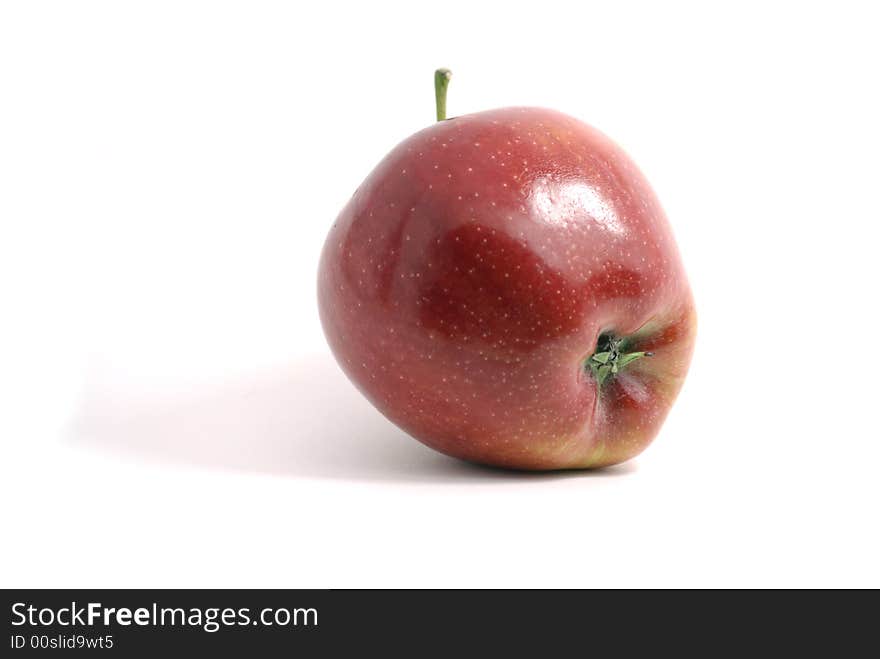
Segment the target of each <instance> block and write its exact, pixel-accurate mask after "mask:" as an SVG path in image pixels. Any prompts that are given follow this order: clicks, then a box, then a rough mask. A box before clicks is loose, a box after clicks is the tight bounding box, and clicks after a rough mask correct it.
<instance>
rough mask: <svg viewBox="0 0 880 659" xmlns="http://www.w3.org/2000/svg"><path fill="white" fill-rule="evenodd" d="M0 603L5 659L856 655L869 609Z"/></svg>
mask: <svg viewBox="0 0 880 659" xmlns="http://www.w3.org/2000/svg"><path fill="white" fill-rule="evenodd" d="M869 597H870V599H871V600H874V594H871V595H870V596H869ZM3 599H4V609H5V616H6V619H7V623H6V629H7V638H6V639H4V642H3V645H4V646H5V648H4V650H3V652H2V654H3V656H10V657H14V656H19V655H25V654H32V653H34V652H42V653H45V652H53V653H60V654H58V655H57V656H67V655H68V653H70V652H73V653H77V654H83V653H86V652H88V653H101V654H112V655H116V656H121V657H129V656H145V655H148V656H156V654H157V653H160V652H161V653H171V654H172V656H177V655H178V654H180V655H183V654H184V653H190V652H191V653H196V654H195V655H194V656H206V653H209V652H224V653H233V654H234V655H235V656H267V655H269V656H271V655H274V654H281V653H282V652H284V653H286V654H287V656H290V652H297V653H298V652H305V653H307V655H308V656H315V655H324V654H328V655H334V656H338V654H337V653H339V652H342V651H343V650H346V651H349V652H350V651H351V650H352V649H358V648H361V649H368V648H369V649H371V650H386V649H392V648H393V649H397V650H400V649H403V650H407V651H408V652H409V653H410V654H411V655H412V656H421V655H422V654H425V653H429V652H430V653H434V652H437V651H438V650H440V649H443V650H444V651H447V652H452V653H454V654H456V655H463V656H470V655H471V654H472V653H473V651H474V649H475V648H476V647H477V646H480V647H485V648H492V649H493V650H495V651H498V650H500V649H502V648H514V649H516V650H517V651H518V652H523V651H533V652H536V653H538V656H547V655H548V654H550V655H553V654H557V653H561V652H562V651H563V649H566V648H571V649H575V648H576V649H578V650H579V651H582V652H585V653H590V652H592V651H593V650H595V649H596V648H597V647H607V646H608V644H611V645H612V646H614V647H617V648H619V649H620V650H629V649H634V648H636V647H638V646H640V645H641V644H644V643H648V644H649V647H654V648H657V647H664V648H667V649H669V648H671V649H679V650H683V649H687V648H690V649H702V650H704V651H707V652H712V653H714V651H715V650H718V649H721V648H723V649H725V650H731V649H739V650H741V651H743V652H750V653H753V652H756V651H760V652H761V653H763V652H765V651H768V650H771V649H776V650H779V651H786V652H788V651H791V650H792V648H793V647H795V646H797V645H799V644H803V643H804V642H808V643H809V646H810V648H811V649H812V650H814V651H815V650H817V649H820V648H822V647H823V644H825V647H826V648H827V649H828V650H829V651H831V650H833V651H834V654H835V656H839V654H840V651H841V650H842V649H843V648H845V647H847V646H850V647H855V648H863V649H867V647H869V646H864V645H861V646H860V645H858V639H860V638H861V637H864V636H865V635H866V634H867V632H868V631H869V630H870V626H871V625H872V624H873V621H874V617H873V616H874V615H875V614H876V606H868V607H859V606H857V604H856V602H857V599H855V600H854V594H841V593H834V594H831V595H830V596H829V595H828V594H821V593H806V592H800V593H786V592H773V593H762V592H742V591H740V592H709V591H695V592H687V591H679V592H663V591H628V592H627V591H452V590H445V591H418V590H412V591H342V590H339V591H326V590H192V591H190V590H131V591H129V590H69V591H67V590H12V591H3ZM846 604H852V605H853V606H852V607H848V606H846Z"/></svg>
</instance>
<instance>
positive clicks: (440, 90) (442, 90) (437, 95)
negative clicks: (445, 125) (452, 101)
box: [434, 69, 452, 121]
mask: <svg viewBox="0 0 880 659" xmlns="http://www.w3.org/2000/svg"><path fill="white" fill-rule="evenodd" d="M451 78H452V71H450V70H449V69H437V70H436V71H434V100H435V101H436V102H437V121H443V120H445V119H446V90H447V89H448V88H449V80H450V79H451Z"/></svg>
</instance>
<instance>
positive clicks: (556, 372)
mask: <svg viewBox="0 0 880 659" xmlns="http://www.w3.org/2000/svg"><path fill="white" fill-rule="evenodd" d="M318 298H319V309H320V314H321V321H322V323H323V326H324V331H325V333H326V336H327V340H328V342H329V344H330V346H331V348H332V350H333V353H334V354H335V356H336V358H337V360H338V361H339V363H340V365H341V366H342V368H343V370H344V371H345V373H346V374H347V375H348V377H349V378H350V379H351V380H352V381H353V382H354V383H355V385H357V387H358V388H359V389H360V390H361V391H362V392H363V393H364V395H366V396H367V398H369V400H370V401H371V402H372V403H373V404H374V405H375V406H376V407H377V408H378V409H379V410H380V411H381V412H382V413H383V414H384V415H385V416H387V417H388V418H389V419H390V420H391V421H393V422H394V423H395V424H397V425H398V426H400V427H401V428H402V429H404V430H405V431H406V432H408V433H409V434H410V435H412V436H413V437H415V438H416V439H418V440H420V441H422V442H424V443H425V444H427V445H428V446H431V447H433V448H435V449H437V450H438V451H442V452H443V453H447V454H449V455H452V456H457V457H459V458H463V459H465V460H471V461H475V462H480V463H486V464H492V465H498V466H504V467H513V468H521V469H564V468H585V467H600V466H605V465H611V464H615V463H618V462H622V461H624V460H627V459H629V458H631V457H633V456H634V455H636V454H638V453H640V452H641V451H642V450H643V449H644V448H645V447H646V446H647V445H648V444H649V443H650V442H651V440H652V439H653V438H654V436H655V435H656V434H657V432H658V430H659V429H660V426H661V424H662V422H663V420H664V419H665V417H666V415H667V412H668V411H669V408H670V406H671V405H672V403H673V401H674V399H675V397H676V395H677V394H678V391H679V389H680V387H681V385H682V381H683V379H684V377H685V374H686V371H687V368H688V364H689V362H690V357H691V352H692V349H693V343H694V336H695V328H696V324H695V314H694V307H693V301H692V297H691V292H690V288H689V286H688V282H687V278H686V276H685V272H684V269H683V267H682V263H681V259H680V257H679V254H678V250H677V247H676V245H675V242H674V239H673V235H672V232H671V230H670V227H669V224H668V222H667V219H666V217H665V215H664V213H663V210H662V209H661V207H660V204H659V203H658V201H657V197H656V196H655V194H654V192H653V191H652V190H651V188H650V186H649V185H648V183H647V181H646V180H645V179H644V177H643V176H642V174H641V173H640V172H639V170H638V169H637V168H636V166H635V165H634V164H633V162H632V161H631V160H630V159H629V157H628V156H627V155H626V154H625V153H623V151H622V150H621V149H620V148H619V147H618V146H616V145H615V144H614V143H613V142H611V141H610V140H609V139H608V138H607V137H605V136H604V135H603V134H601V133H600V132H598V131H597V130H595V129H593V128H591V127H589V126H587V125H586V124H584V123H582V122H580V121H578V120H576V119H574V118H572V117H569V116H566V115H564V114H561V113H559V112H555V111H551V110H545V109H538V108H506V109H500V110H492V111H487V112H481V113H477V114H471V115H466V116H461V117H457V118H454V119H450V120H447V121H442V122H438V123H436V124H434V125H432V126H430V127H429V128H426V129H425V130H422V131H421V132H419V133H416V134H415V135H413V136H412V137H410V138H408V139H407V140H405V141H404V142H402V143H401V144H400V145H398V146H397V147H396V148H395V149H394V150H393V151H392V152H391V153H390V154H389V155H388V156H386V157H385V159H384V160H383V161H382V162H381V163H380V164H379V165H378V166H377V167H376V169H375V170H374V171H373V172H372V173H371V174H370V175H369V176H368V177H367V179H366V180H365V181H364V182H363V184H362V185H361V186H360V187H359V188H358V190H357V191H356V192H355V194H354V196H353V197H352V198H351V200H350V201H349V203H348V204H347V205H346V207H345V208H344V209H343V210H342V212H341V214H340V215H339V217H338V218H337V220H336V222H335V224H334V225H333V228H332V229H331V230H330V233H329V236H328V237H327V241H326V244H325V246H324V250H323V253H322V256H321V263H320V269H319V276H318ZM645 353H648V354H645ZM340 413H341V414H344V411H341V412H340Z"/></svg>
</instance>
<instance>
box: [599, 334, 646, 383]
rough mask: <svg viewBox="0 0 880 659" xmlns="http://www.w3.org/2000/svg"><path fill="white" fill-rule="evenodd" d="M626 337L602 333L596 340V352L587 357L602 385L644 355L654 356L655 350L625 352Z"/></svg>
mask: <svg viewBox="0 0 880 659" xmlns="http://www.w3.org/2000/svg"><path fill="white" fill-rule="evenodd" d="M625 342H626V337H622V338H618V337H615V336H613V335H612V334H601V335H600V336H599V340H598V341H597V342H596V352H595V353H593V355H591V356H590V358H589V359H587V366H589V368H590V371H591V372H592V373H593V377H594V378H596V382H597V383H598V384H599V385H600V386H601V385H602V384H603V383H604V382H605V380H607V379H608V378H609V377H611V376H612V375H617V374H618V373H619V372H620V370H621V369H623V368H624V367H625V366H627V365H628V364H631V363H633V362H634V361H636V360H637V359H641V358H642V357H652V356H653V355H654V353H653V352H645V351H640V352H624V350H625V345H624V344H625Z"/></svg>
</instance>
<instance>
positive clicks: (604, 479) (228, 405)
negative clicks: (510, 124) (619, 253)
mask: <svg viewBox="0 0 880 659" xmlns="http://www.w3.org/2000/svg"><path fill="white" fill-rule="evenodd" d="M612 4H614V5H623V4H624V3H609V2H600V3H588V2H582V1H578V2H568V3H565V2H551V1H547V0H542V1H541V2H535V3H516V2H509V1H507V2H474V1H473V0H471V1H469V2H454V1H451V0H449V1H444V2H442V3H430V4H428V3H420V2H401V3H387V2H385V3H382V2H368V3H352V4H351V5H342V4H340V3H336V2H323V3H308V2H301V3H295V2H285V3H268V2H237V3H232V2H156V1H152V2H126V3H120V2H77V3H71V2H57V3H51V2H6V3H3V5H2V9H0V231H2V233H0V291H2V305H0V308H2V312H3V317H2V318H3V319H2V321H0V450H2V456H0V468H2V473H0V510H2V528H3V532H2V535H3V540H2V542H0V585H2V586H6V587H11V586H19V587H29V586H42V587H48V586H94V587H98V586H105V587H128V586H132V587H133V586H152V587H163V586H167V587H197V586H212V587H226V586H230V587H231V586H251V587H340V586H351V587H359V586H404V587H406V586H874V587H877V586H880V567H878V560H877V557H878V555H880V532H878V523H877V517H878V516H877V505H878V501H880V485H878V482H880V481H878V475H877V472H878V468H880V432H878V423H877V404H878V402H877V393H878V384H877V383H878V380H877V376H876V372H877V363H878V359H880V357H878V354H880V348H878V346H877V345H876V344H877V340H878V336H877V331H878V327H880V322H878V321H880V317H878V311H877V297H878V296H877V290H876V289H877V284H878V281H880V277H878V274H880V273H878V266H877V262H878V258H877V239H878V226H880V225H878V221H880V194H878V190H880V187H878V186H880V165H878V157H877V154H878V150H880V130H878V127H877V126H878V118H880V102H878V79H877V64H878V62H880V47H878V43H880V42H878V39H877V33H876V32H877V24H878V22H877V20H876V19H877V17H876V16H872V15H869V13H868V12H869V9H868V8H869V7H870V3H855V2H854V3H846V2H828V3H825V4H810V3H791V4H790V5H789V4H784V3H766V2H761V3H745V2H740V3H734V4H731V5H730V6H729V8H728V9H721V8H719V7H718V6H717V3H696V2H695V3H691V4H680V3H672V4H670V3H665V2H664V3H643V4H636V3H625V4H626V6H625V7H624V6H617V7H611V5H612ZM713 5H714V6H713ZM437 66H448V67H450V68H452V69H453V70H454V72H455V77H454V79H453V82H452V85H451V88H450V100H449V111H450V114H452V115H456V114H464V113H467V112H471V111H477V110H482V109H488V108H492V107H498V106H504V105H517V104H529V105H544V106H549V107H554V108H557V109H560V110H563V111H565V112H568V113H570V114H573V115H575V116H578V117H580V118H582V119H584V120H586V121H587V122H589V123H592V124H594V125H596V126H597V127H599V128H601V129H602V130H603V131H605V132H606V133H608V134H609V135H611V136H612V137H613V138H615V139H616V140H617V141H618V142H619V143H620V144H622V145H623V146H624V148H625V149H627V150H628V151H629V152H630V154H631V155H632V156H633V158H634V159H635V160H636V162H638V163H639V164H640V166H641V167H642V168H643V170H644V171H645V173H646V174H647V176H648V178H649V180H651V181H652V183H653V185H654V187H655V188H656V190H657V192H658V194H659V195H660V197H661V200H662V201H663V203H664V205H665V207H666V210H667V212H668V214H669V216H670V219H671V221H672V223H673V227H674V230H675V232H676V235H677V238H678V240H679V243H680V247H681V251H682V253H683V255H684V258H685V262H686V266H687V269H688V271H689V274H690V277H691V280H692V284H693V287H694V291H695V294H696V297H697V301H698V308H699V312H700V336H699V341H698V345H697V351H696V357H695V361H694V364H693V368H692V371H691V374H690V377H689V379H688V382H687V384H686V387H685V389H684V391H683V393H682V395H681V397H680V399H679V401H678V403H677V404H676V406H675V408H674V410H673V412H672V414H671V416H670V418H669V420H668V422H667V424H666V425H665V427H664V429H663V431H662V433H661V435H660V437H659V438H658V439H657V441H656V442H655V443H654V444H653V446H652V447H651V448H650V449H649V450H648V451H647V452H646V453H645V454H643V455H642V456H641V457H639V458H637V459H636V460H634V461H633V462H632V463H629V464H627V465H625V466H623V467H620V468H616V469H613V470H610V471H606V472H601V473H594V474H590V473H574V474H549V475H531V476H530V475H522V474H515V473H505V472H497V471H490V470H485V469H481V468H476V467H473V466H469V465H467V464H464V463H459V462H457V461H454V460H451V459H448V458H446V457H443V456H441V455H439V454H435V453H433V452H432V451H430V450H429V449H427V448H424V447H423V446H422V445H420V444H418V443H417V442H415V441H413V440H411V439H409V438H407V437H406V436H405V435H404V434H403V433H402V432H400V431H399V430H397V429H396V428H394V427H393V426H392V425H390V424H389V423H388V422H387V421H385V420H384V419H383V417H381V416H380V415H379V414H378V412H376V411H374V410H373V409H372V408H371V407H370V405H369V404H368V403H367V402H366V401H364V400H363V399H362V398H361V397H360V395H359V394H358V393H357V392H356V391H355V390H354V389H353V387H352V386H351V385H350V384H349V383H348V382H347V380H346V379H345V378H344V376H343V375H342V374H341V372H340V371H339V370H338V368H337V367H336V365H335V363H334V362H333V360H332V357H330V355H329V351H328V349H327V347H326V344H325V343H324V339H323V336H322V333H321V329H320V325H319V322H318V318H317V312H316V304H315V273H316V268H317V259H318V255H319V251H320V248H321V245H322V243H323V239H324V236H325V234H326V232H327V230H328V228H329V226H330V224H331V223H332V221H333V219H334V217H335V215H336V213H337V212H338V211H339V210H340V209H341V207H342V206H343V204H344V203H345V201H346V200H347V199H348V197H349V195H350V194H351V193H352V192H353V191H354V189H355V187H356V186H357V185H358V184H359V183H360V181H361V180H362V179H363V178H364V177H365V176H366V174H367V173H368V172H369V171H370V169H371V168H372V167H373V166H374V165H375V164H376V163H377V162H378V161H379V159H380V158H381V157H382V156H383V155H384V154H385V153H386V152H387V151H388V150H389V149H390V148H391V147H392V146H394V144H396V143H397V142H398V141H400V140H401V139H403V138H404V137H406V136H407V135H409V134H410V133H412V132H414V131H416V130H418V129H420V128H421V127H423V126H425V125H427V124H429V123H430V122H431V121H432V119H433V92H432V72H433V70H434V68H435V67H437Z"/></svg>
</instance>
